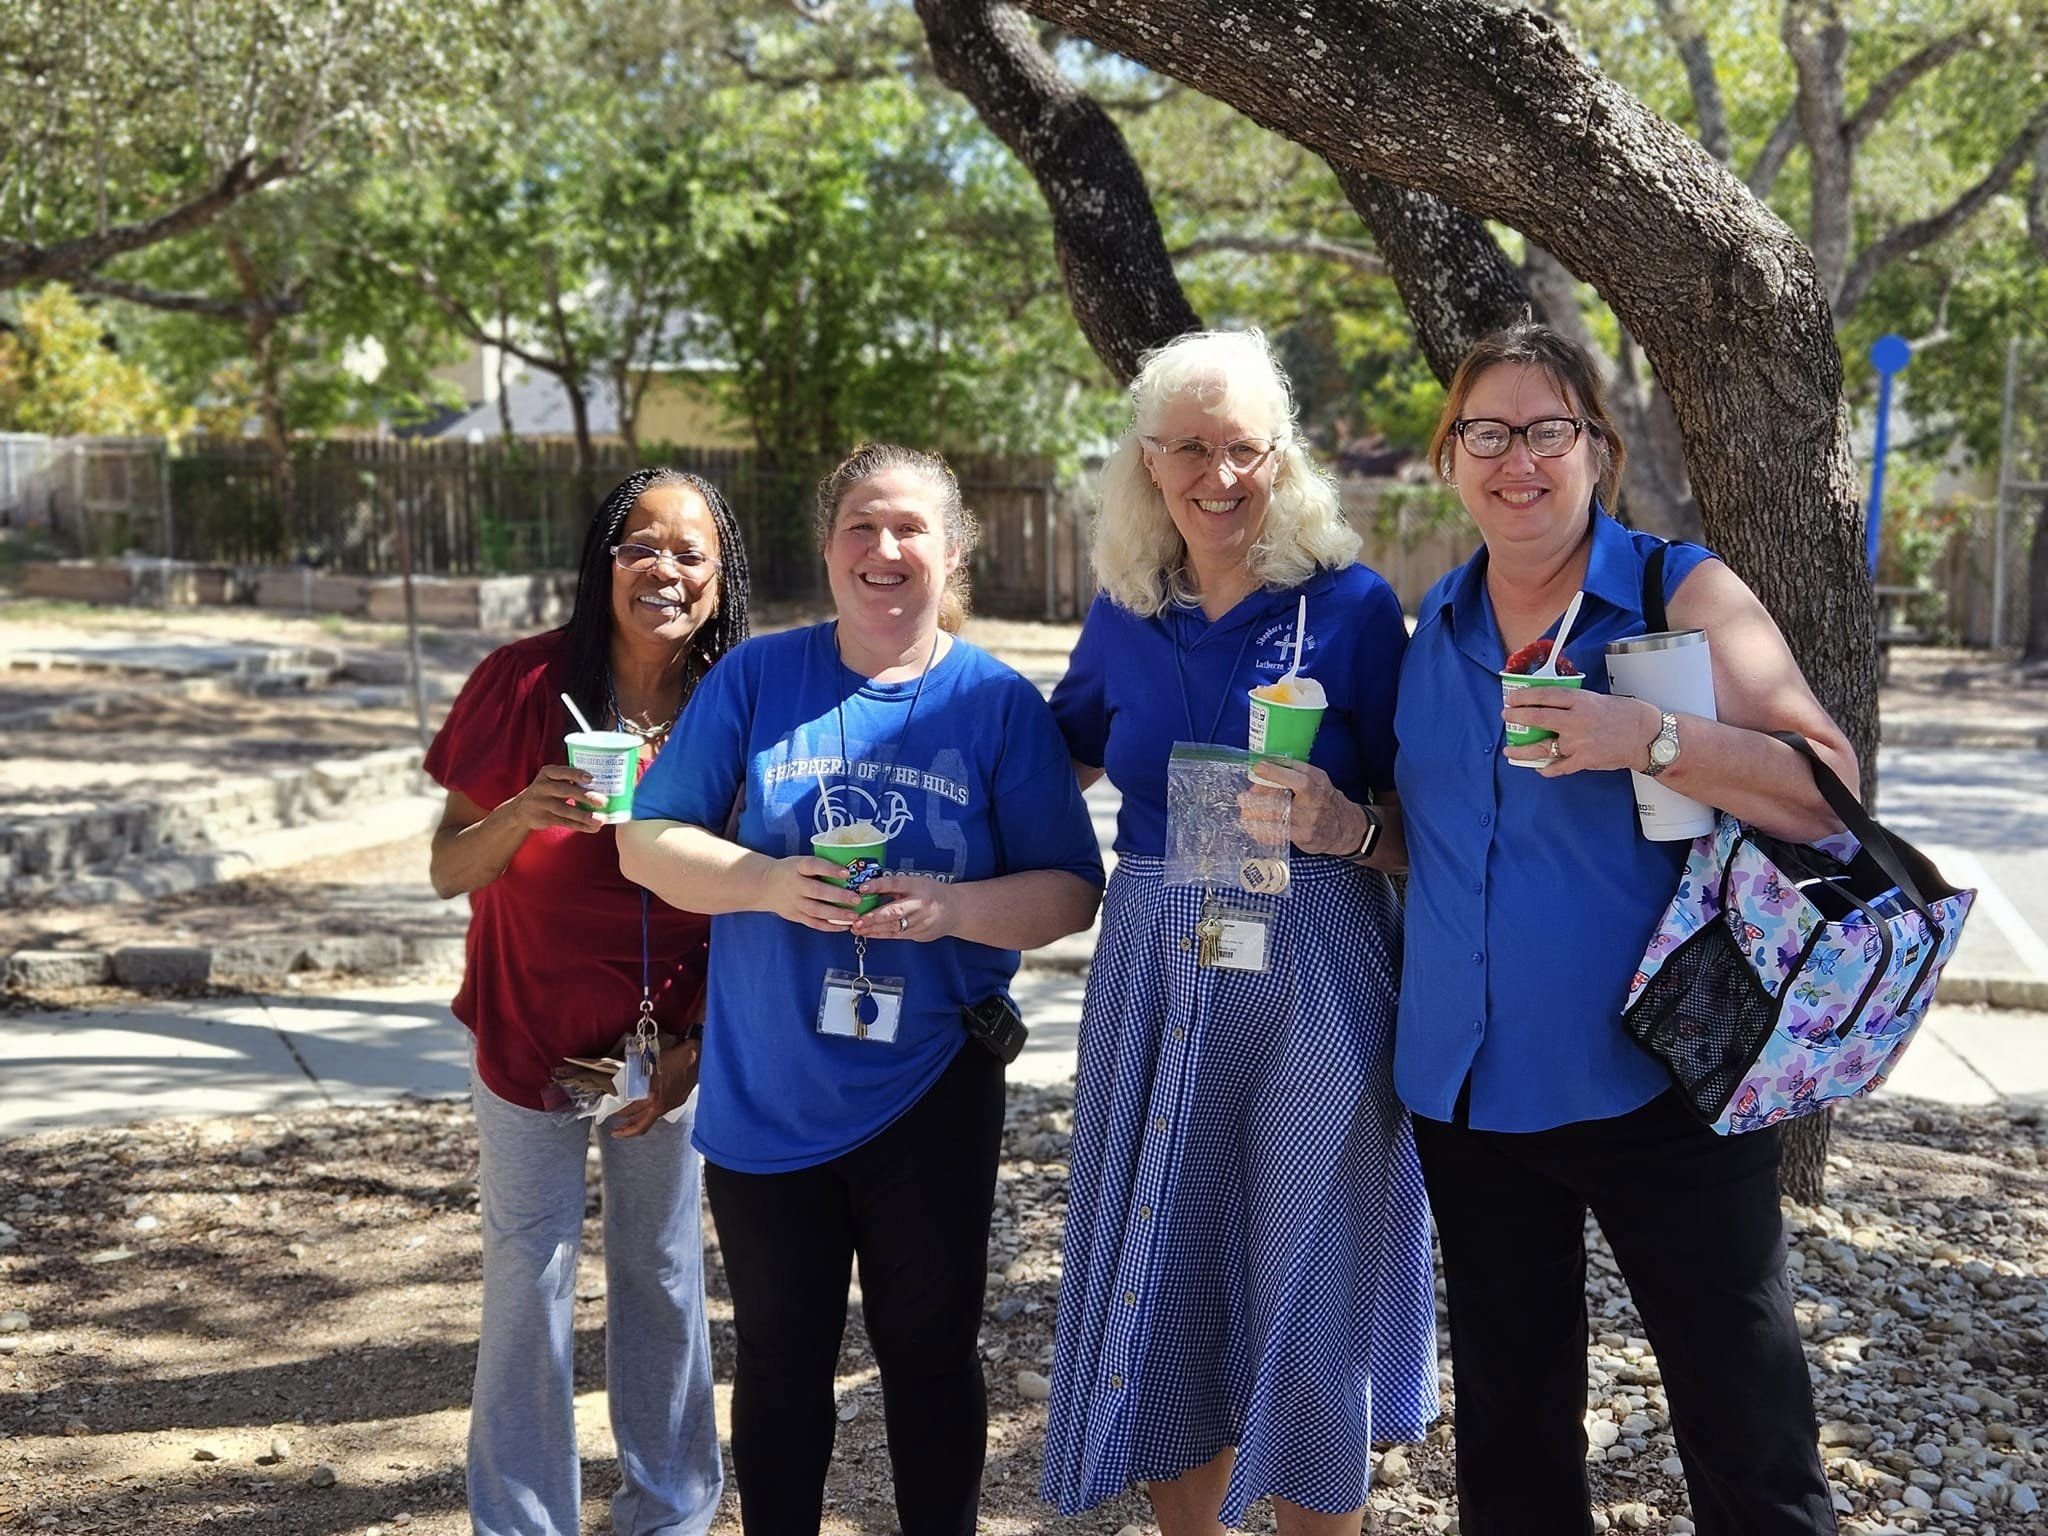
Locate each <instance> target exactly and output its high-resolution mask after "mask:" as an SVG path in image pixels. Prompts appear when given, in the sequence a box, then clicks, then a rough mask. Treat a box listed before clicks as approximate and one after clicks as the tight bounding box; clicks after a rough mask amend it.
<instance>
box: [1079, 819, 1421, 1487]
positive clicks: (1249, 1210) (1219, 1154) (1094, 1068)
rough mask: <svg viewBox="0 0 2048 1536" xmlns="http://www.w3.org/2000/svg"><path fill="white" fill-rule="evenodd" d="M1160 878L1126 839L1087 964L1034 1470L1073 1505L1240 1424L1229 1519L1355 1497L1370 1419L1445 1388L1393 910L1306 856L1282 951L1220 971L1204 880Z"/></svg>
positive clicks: (1272, 946)
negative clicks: (1405, 1089)
mask: <svg viewBox="0 0 2048 1536" xmlns="http://www.w3.org/2000/svg"><path fill="white" fill-rule="evenodd" d="M1161 873H1162V866H1161V862H1160V861H1159V860H1158V859H1148V858H1140V857H1132V856H1128V855H1126V856H1124V857H1123V858H1122V859H1121V860H1120V862H1119V863H1118V866H1117V871H1116V874H1115V876H1114V877H1113V878H1112V879H1111V881H1110V885H1109V891H1108V895H1107V897H1106V899H1105V902H1104V906H1103V928H1102V938H1101V942H1100V944H1099V945H1098V947H1097V949H1096V957H1095V963H1094V966H1093V968H1092V969H1091V970H1090V972H1089V977H1088V995H1087V1002H1086V1005H1085V1007H1084V1010H1083V1015H1082V1022H1081V1041H1080V1065H1079V1071H1078V1074H1077V1078H1076V1082H1075V1101H1074V1144H1073V1154H1072V1163H1071V1166H1072V1180H1071V1184H1070V1188H1069V1192H1068V1204H1067V1229H1066V1260H1065V1271H1064V1274H1063V1276H1062V1279H1061V1282H1060V1301H1059V1332H1058V1337H1057V1341H1056V1345H1055V1354H1054V1361H1053V1383H1052V1403H1051V1420H1050V1422H1049V1424H1048V1426H1047V1430H1046V1449H1045V1479H1044V1484H1043V1488H1042V1492H1043V1495H1044V1497H1045V1498H1046V1499H1047V1500H1048V1501H1049V1502H1051V1503H1054V1504H1057V1505H1058V1506H1059V1508H1060V1509H1061V1511H1062V1512H1063V1513H1066V1514H1075V1513H1078V1512H1079V1511H1081V1510H1083V1509H1086V1508H1087V1507H1089V1506H1090V1505H1093V1504H1096V1503H1099V1502H1101V1501H1102V1500H1104V1499H1108V1498H1112V1497H1114V1496H1115V1495H1117V1494H1119V1493H1121V1492H1122V1491H1123V1490H1124V1489H1125V1488H1126V1487H1128V1486H1129V1485H1130V1484H1132V1483H1136V1482H1147V1481H1153V1480H1158V1479H1164V1478H1170V1477H1174V1476H1176V1475H1177V1474H1179V1473H1181V1472H1184V1471H1187V1470H1189V1469H1190V1468H1193V1467H1197V1466H1200V1465H1201V1464H1203V1463H1204V1462H1206V1461H1208V1460H1210V1459H1211V1458H1212V1457H1214V1456H1215V1455H1216V1454H1217V1453H1218V1452H1220V1451H1222V1450H1223V1449H1224V1448H1225V1447H1227V1446H1235V1447H1236V1448H1237V1457H1236V1462H1235V1465H1234V1467H1233V1469H1232V1472H1231V1477H1230V1485H1229V1488H1228V1490H1227V1492H1226V1493H1225V1496H1224V1501H1223V1508H1222V1510H1221V1511H1220V1517H1221V1518H1222V1519H1223V1520H1224V1521H1225V1522H1226V1523H1227V1524H1230V1525H1239V1524H1242V1523H1243V1519H1244V1512H1245V1510H1246V1508H1247V1507H1248V1506H1249V1505H1250V1504H1251V1503H1252V1502H1253V1501H1254V1500H1255V1499H1259V1498H1263V1497H1266V1496H1268V1495H1273V1494H1277V1495H1280V1496H1282V1497H1284V1498H1287V1499H1291V1500H1293V1501H1294V1502H1295V1503H1297V1504H1299V1505H1301V1506H1303V1507H1304V1508H1307V1509H1311V1510H1320V1511H1323V1512H1326V1513H1340V1512H1343V1511H1347V1510H1351V1509H1356V1508H1357V1507H1358V1506H1359V1505H1361V1504H1363V1503H1364V1502H1365V1496H1366V1489H1367V1485H1368V1483H1369V1481H1370V1477H1371V1462H1370V1456H1369V1449H1370V1446H1371V1444H1372V1442H1373V1441H1375V1440H1380V1441H1386V1440H1415V1439H1419V1438H1421V1436H1422V1433H1423V1431H1424V1429H1425V1428H1426V1427H1427V1426H1428V1424H1429V1422H1430V1420H1432V1419H1433V1418H1434V1417H1435V1416H1436V1410H1437V1372H1436V1308H1435V1293H1434V1288H1433V1284H1432V1277H1431V1270H1430V1240H1429V1218H1428V1207H1427V1204H1426V1202H1425V1200H1424V1196H1423V1188H1422V1174H1421V1170H1420V1168H1419V1167H1418V1166H1417V1163H1416V1158H1415V1142H1414V1137H1413V1134H1412V1132H1411V1129H1410V1126H1409V1123H1408V1117H1407V1113H1406V1111H1404V1110H1403V1109H1402V1108H1401V1105H1400V1102H1399V1100H1398V1099H1396V1098H1395V1096H1394V1083H1393V1041H1394V992H1395V986H1396V983H1397V979H1398V975H1399V972H1398V965H1399V959H1398V957H1399V953H1400V911H1399V907H1398V904H1397V902H1396V900H1395V897H1394V893H1393V890H1392V887H1391V886H1390V884H1389V883H1388V881H1387V879H1386V877H1385V876H1383V875H1380V874H1378V873H1377V872H1374V871H1370V870H1365V869H1361V868H1359V867H1357V866H1355V865H1352V864H1349V863H1346V862H1344V861H1342V860H1337V859H1321V858H1301V857H1297V858H1296V859H1295V861H1294V864H1293V883H1292V889H1291V891H1290V893H1289V895H1288V897H1287V898H1286V899H1285V900H1283V901H1278V902H1272V903H1262V905H1265V906H1266V907H1267V909H1268V910H1272V911H1276V912H1277V914H1278V915H1277V917H1276V919H1275V921H1274V923H1273V926H1272V928H1271V931H1270V938H1269V941H1268V949H1267V966H1266V969H1265V970H1264V971H1263V972H1246V971H1231V970H1221V969H1213V968H1212V969H1201V968H1198V967H1197V966H1196V964H1195V952H1194V947H1193V945H1192V944H1188V945H1185V946H1184V945H1183V943H1182V941H1183V940H1184V939H1187V938H1189V937H1190V936H1191V935H1192V934H1193V933H1194V929H1195V925H1196V923H1197V922H1198V921H1200V918H1201V911H1202V893H1201V892H1200V891H1199V890H1197V889H1195V888H1192V887H1173V886H1167V885H1165V884H1164V883H1163V882H1162V879H1161Z"/></svg>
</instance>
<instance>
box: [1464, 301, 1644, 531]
mask: <svg viewBox="0 0 2048 1536" xmlns="http://www.w3.org/2000/svg"><path fill="white" fill-rule="evenodd" d="M1501 363H1508V364H1512V365H1514V366H1516V367H1521V368H1540V369H1542V370H1543V372H1544V374H1545V375H1546V376H1547V377H1548V378H1549V379H1550V382H1551V383H1553V384H1555V385H1556V386H1557V389H1558V393H1560V394H1561V395H1563V396H1564V397H1565V399H1566V400H1568V401H1576V402H1577V406H1578V412H1579V414H1580V415H1581V416H1583V417H1585V418H1586V421H1587V423H1588V424H1589V427H1588V430H1589V432H1590V434H1591V436H1592V439H1593V451H1594V452H1595V453H1597V454H1598V455H1599V456H1600V483H1599V487H1598V489H1599V494H1600V500H1601V504H1602V505H1604V506H1606V507H1607V508H1608V509H1609V510H1612V508H1613V506H1614V499H1615V496H1616V493H1617V492H1618V491H1619V490H1620V488H1621V471H1622V467H1623V466H1624V465H1626V464H1627V463H1628V444H1627V443H1625V442H1623V441H1622V436H1621V433H1620V432H1619V431H1618V430H1617V429H1616V428H1615V425H1614V418H1613V417H1612V416H1610V415H1608V413H1607V389H1606V386H1605V385H1603V384H1602V383H1601V382H1600V370H1599V369H1597V368H1595V367H1594V366H1593V359H1592V358H1591V357H1589V356H1588V355H1587V353H1586V349H1585V348H1584V347H1582V346H1580V345H1579V344H1578V343H1577V342H1575V341H1571V340H1569V339H1567V338H1566V337H1564V336H1561V335H1559V334H1558V333H1557V332H1556V331H1554V330H1552V329H1551V328H1550V327H1549V326H1547V325H1539V324H1537V323H1536V322H1535V321H1533V320H1524V321H1522V322H1520V323H1519V324H1516V325H1510V326H1505V327H1503V328H1502V329H1500V330H1498V331H1494V332H1492V333H1491V334H1490V335H1486V336H1482V337H1480V338H1479V340H1477V341H1475V342H1474V343H1473V344H1472V350H1471V351H1469V352H1467V353H1466V354H1465V356H1464V358H1463V360H1462V361H1461V362H1459V364H1458V371H1457V372H1456V373H1454V374H1452V375H1451V383H1450V388H1449V390H1448V391H1446V393H1445V398H1444V409H1443V414H1442V415H1440V416H1439V417H1437V421H1436V431H1434V432H1433V433H1431V434H1430V438H1429V461H1430V462H1431V463H1432V464H1434V465H1435V466H1436V468H1437V473H1438V474H1440V475H1442V476H1443V477H1444V478H1445V479H1446V480H1448V479H1450V478H1451V445H1452V444H1453V443H1454V442H1455V441H1456V438H1455V437H1454V436H1453V434H1452V432H1451V427H1452V425H1453V424H1454V423H1456V422H1457V420H1458V418H1459V416H1460V414H1461V413H1462V412H1463V411H1464V409H1465V401H1466V400H1467V399H1468V398H1469V397H1470V396H1471V393H1472V386H1473V385H1474V384H1476V383H1478V382H1479V376H1480V375H1481V374H1482V373H1484V372H1486V370H1487V369H1489V368H1492V367H1495V366H1497V365H1498V364H1501Z"/></svg>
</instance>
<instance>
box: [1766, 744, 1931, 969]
mask: <svg viewBox="0 0 2048 1536" xmlns="http://www.w3.org/2000/svg"><path fill="white" fill-rule="evenodd" d="M1766 734H1768V735H1770V736H1772V737H1774V738H1776V739H1777V740H1779V741H1782V742H1784V743H1785V745H1786V746H1788V747H1790V748H1791V749H1792V750H1793V751H1795V752H1797V753H1799V754H1800V756H1802V757H1804V758H1805V759H1806V766H1807V767H1808V768H1810V769H1812V770H1813V782H1814V784H1815V785H1816V786H1817V787H1818V788H1819V790H1820V795H1821V798H1822V799H1823V800H1825V801H1827V803H1828V809H1829V810H1831V811H1833V812H1834V813H1835V814H1836V815H1837V816H1839V817H1840V818H1841V819H1842V825H1843V826H1845V827H1847V828H1848V829H1849V830H1850V831H1851V832H1853V833H1855V834H1856V841H1857V842H1859V843H1861V844H1862V845H1863V852H1864V853H1865V854H1867V855H1869V857H1870V860H1871V862H1872V863H1874V864H1876V865H1877V867H1878V868H1879V869H1881V870H1883V871H1884V874H1885V878H1886V879H1888V880H1889V881H1891V883H1892V884H1893V885H1896V886H1897V887H1898V888H1899V892H1900V894H1901V895H1903V896H1904V897H1905V898H1906V900H1907V901H1909V902H1911V903H1912V905H1913V910H1914V911H1916V912H1918V913H1919V914H1920V916H1921V919H1922V920H1923V921H1924V922H1925V923H1926V924H1927V930H1928V932H1929V933H1931V934H1933V935H1934V937H1935V938H1936V939H1937V940H1939V939H1940V937H1941V924H1940V923H1938V922H1936V921H1935V918H1934V913H1933V912H1932V911H1930V910H1929V907H1930V903H1929V901H1928V899H1927V897H1926V896H1925V895H1924V894H1922V892H1921V889H1920V881H1919V880H1918V879H1917V878H1916V877H1915V875H1914V874H1913V871H1912V870H1911V869H1910V868H1908V867H1907V864H1906V861H1905V860H1904V859H1903V858H1901V857H1900V856H1899V851H1898V849H1897V848H1895V847H1894V846H1893V845H1892V835H1891V834H1890V833H1889V832H1887V831H1885V829H1884V828H1883V827H1881V826H1879V825H1878V824H1877V822H1876V821H1875V820H1873V819H1872V817H1871V815H1870V813H1869V812H1868V811H1866V810H1864V809H1863V805H1862V802H1860V801H1859V800H1857V798H1856V797H1855V796H1854V795H1852V794H1850V793H1849V786H1848V785H1846V784H1844V783H1843V782H1842V781H1841V780H1840V779H1839V778H1837V777H1835V770H1834V769H1832V768H1830V767H1829V766H1828V765H1827V764H1826V763H1824V762H1822V761H1821V757H1820V754H1819V753H1818V752H1815V751H1814V750H1813V745H1812V743H1811V742H1809V741H1808V740H1807V739H1806V738H1805V737H1804V736H1800V735H1797V734H1795V733H1794V732H1791V731H1770V732H1767V733H1766ZM1915 857H1916V858H1917V857H1920V856H1919V855H1918V854H1917V853H1916V854H1915ZM1920 861H1921V862H1922V863H1925V862H1926V860H1925V859H1924V858H1921V860H1920ZM1928 867H1929V869H1930V870H1932V868H1933V866H1932V865H1929V866H1928ZM1937 878H1938V877H1937ZM1940 894H1942V895H1947V894H1949V893H1948V892H1945V891H1944V892H1941V893H1940Z"/></svg>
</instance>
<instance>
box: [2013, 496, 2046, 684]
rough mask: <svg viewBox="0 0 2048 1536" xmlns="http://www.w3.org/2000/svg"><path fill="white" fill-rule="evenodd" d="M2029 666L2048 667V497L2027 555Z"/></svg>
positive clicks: (2026, 660)
mask: <svg viewBox="0 0 2048 1536" xmlns="http://www.w3.org/2000/svg"><path fill="white" fill-rule="evenodd" d="M2020 660H2021V662H2022V663H2024V664H2025V665H2027V666H2030V667H2031V666H2036V665H2048V495H2044V496H2043V497H2042V498H2041V508H2040V510H2039V511H2038V512H2036V513H2035V514H2034V544H2033V548H2032V549H2031V550H2029V551H2028V554H2027V643H2026V648H2025V649H2024V650H2023V651H2022V652H2021V653H2020Z"/></svg>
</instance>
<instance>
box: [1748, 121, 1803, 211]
mask: <svg viewBox="0 0 2048 1536" xmlns="http://www.w3.org/2000/svg"><path fill="white" fill-rule="evenodd" d="M1798 147H1799V107H1798V105H1797V104H1796V103H1795V104H1794V105H1793V106H1792V107H1790V108H1788V109H1787V110H1786V113H1785V115H1784V116H1783V117H1781V118H1779V119H1778V126H1777V127H1775V128H1773V129H1772V130H1771V136H1770V137H1769V138H1768V139H1766V140H1764V147H1763V148H1762V149H1760V150H1758V151H1757V155H1756V160H1755V162H1754V163H1753V164H1751V166H1750V168H1749V174H1748V175H1747V176H1745V177H1743V178H1742V179H1743V180H1744V181H1745V182H1746V183H1748V185H1749V190H1750V191H1751V192H1753V193H1755V194H1756V196H1757V197H1758V198H1759V199H1762V198H1766V197H1769V196H1770V195H1771V188H1772V187H1774V186H1776V185H1777V184H1778V172H1780V171H1782V170H1783V169H1784V168H1785V161H1786V160H1787V159H1788V158H1789V157H1790V156H1791V154H1792V151H1793V150H1795V149H1797V148H1798Z"/></svg>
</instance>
